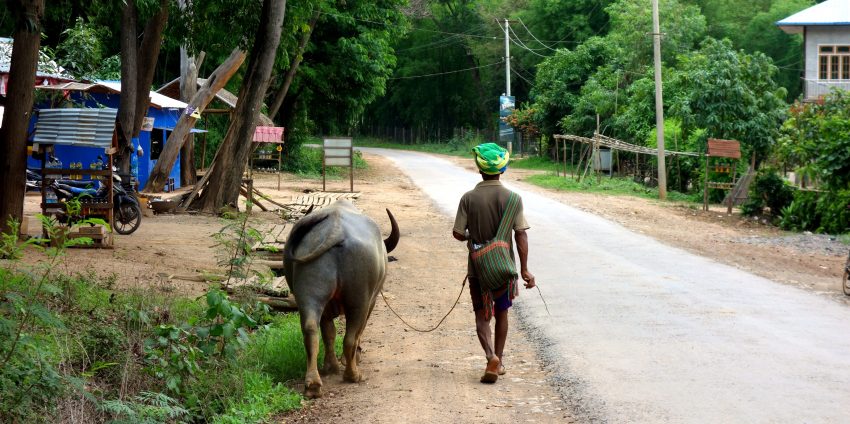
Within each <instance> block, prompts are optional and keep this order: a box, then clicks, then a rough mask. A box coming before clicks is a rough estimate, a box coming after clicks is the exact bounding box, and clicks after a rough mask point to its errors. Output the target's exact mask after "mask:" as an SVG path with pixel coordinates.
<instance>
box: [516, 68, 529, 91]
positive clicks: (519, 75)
mask: <svg viewBox="0 0 850 424" xmlns="http://www.w3.org/2000/svg"><path fill="white" fill-rule="evenodd" d="M511 72H513V73H514V74H516V76H518V77H519V79H521V80H523V81H525V83H526V84H528V85H529V86H531V87H534V83H533V82H531V81H529V80H528V79H527V78H526V77H524V76H522V74H521V73H519V72H517V70H516V69H513V68H511Z"/></svg>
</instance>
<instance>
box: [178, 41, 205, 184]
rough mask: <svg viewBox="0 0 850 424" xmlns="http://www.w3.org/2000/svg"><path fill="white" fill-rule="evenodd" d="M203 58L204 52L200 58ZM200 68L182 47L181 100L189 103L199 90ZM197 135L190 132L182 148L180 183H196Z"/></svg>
mask: <svg viewBox="0 0 850 424" xmlns="http://www.w3.org/2000/svg"><path fill="white" fill-rule="evenodd" d="M198 59H199V62H200V60H203V53H201V57H199V58H198ZM198 68H199V64H196V63H195V58H194V57H192V56H189V52H188V51H187V50H186V47H185V46H184V47H181V48H180V100H182V101H184V102H186V103H189V102H191V101H192V98H193V97H195V93H197V92H198ZM197 178H198V176H197V174H196V173H195V137H194V136H193V135H192V134H191V133H189V134H188V135H187V136H186V140H185V141H184V142H183V147H182V148H181V149H180V185H182V186H184V187H185V186H188V185H191V184H195V179H197Z"/></svg>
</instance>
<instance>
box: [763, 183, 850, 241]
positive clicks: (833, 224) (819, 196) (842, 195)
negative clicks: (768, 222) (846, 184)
mask: <svg viewBox="0 0 850 424" xmlns="http://www.w3.org/2000/svg"><path fill="white" fill-rule="evenodd" d="M779 226H780V227H782V228H783V229H786V230H794V231H804V230H805V231H814V232H819V233H828V234H841V233H844V232H847V231H848V230H850V189H848V190H840V191H838V192H821V193H818V192H812V191H802V190H800V191H797V192H796V193H795V194H794V201H792V202H791V204H790V205H788V206H787V207H786V208H785V209H783V210H782V220H781V221H780V223H779Z"/></svg>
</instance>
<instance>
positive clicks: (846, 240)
mask: <svg viewBox="0 0 850 424" xmlns="http://www.w3.org/2000/svg"><path fill="white" fill-rule="evenodd" d="M838 241H840V242H841V243H843V244H845V245H848V246H850V233H847V234H842V235H840V236H838Z"/></svg>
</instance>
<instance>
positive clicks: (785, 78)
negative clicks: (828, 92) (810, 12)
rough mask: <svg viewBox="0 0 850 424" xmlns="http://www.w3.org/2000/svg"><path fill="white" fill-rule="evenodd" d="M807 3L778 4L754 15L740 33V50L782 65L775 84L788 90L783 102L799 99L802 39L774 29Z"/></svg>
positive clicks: (805, 0)
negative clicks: (777, 23)
mask: <svg viewBox="0 0 850 424" xmlns="http://www.w3.org/2000/svg"><path fill="white" fill-rule="evenodd" d="M811 5H812V2H811V1H810V0H778V1H775V2H774V3H773V4H772V5H770V9H769V10H767V11H765V12H761V13H758V14H757V15H755V16H754V17H753V18H752V20H750V22H749V24H747V29H746V31H744V37H743V40H742V41H741V45H740V48H742V49H744V50H746V51H747V52H750V53H754V52H758V51H760V52H763V53H764V54H766V55H768V56H770V57H771V58H772V59H773V61H774V63H777V64H782V66H781V67H779V71H778V73H777V75H776V82H777V83H779V84H780V85H781V86H783V87H785V89H786V90H788V95H787V97H786V100H787V101H793V100H794V99H796V98H797V97H799V96H800V93H801V92H802V89H803V84H801V81H800V79H801V77H802V76H803V36H802V35H801V34H786V33H785V32H784V31H782V30H781V29H779V28H778V27H777V26H776V21H779V20H780V19H783V18H785V17H788V16H791V15H793V14H794V13H797V12H799V11H801V10H803V9H805V8H807V7H810V6H811Z"/></svg>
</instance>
